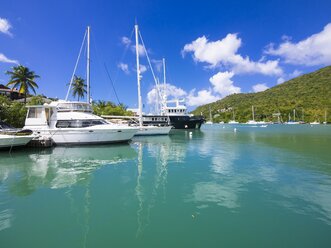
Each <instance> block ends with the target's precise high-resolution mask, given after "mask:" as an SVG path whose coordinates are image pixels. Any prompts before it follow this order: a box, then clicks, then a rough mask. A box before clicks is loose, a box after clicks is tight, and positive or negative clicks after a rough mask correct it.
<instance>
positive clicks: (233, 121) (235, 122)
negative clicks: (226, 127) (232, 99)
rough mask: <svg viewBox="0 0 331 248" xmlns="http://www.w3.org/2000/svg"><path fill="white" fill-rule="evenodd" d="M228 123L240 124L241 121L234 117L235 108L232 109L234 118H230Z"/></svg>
mask: <svg viewBox="0 0 331 248" xmlns="http://www.w3.org/2000/svg"><path fill="white" fill-rule="evenodd" d="M228 124H239V122H238V121H236V120H235V118H234V109H233V110H232V120H230V121H229V122H228Z"/></svg>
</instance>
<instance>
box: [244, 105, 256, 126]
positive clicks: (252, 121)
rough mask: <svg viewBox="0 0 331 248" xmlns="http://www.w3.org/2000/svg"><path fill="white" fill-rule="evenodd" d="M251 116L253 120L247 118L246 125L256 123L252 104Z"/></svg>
mask: <svg viewBox="0 0 331 248" xmlns="http://www.w3.org/2000/svg"><path fill="white" fill-rule="evenodd" d="M252 117H253V120H249V121H248V122H246V124H248V125H256V124H258V123H257V121H255V113H254V106H252Z"/></svg>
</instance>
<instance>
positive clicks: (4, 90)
mask: <svg viewBox="0 0 331 248" xmlns="http://www.w3.org/2000/svg"><path fill="white" fill-rule="evenodd" d="M0 95H3V96H7V97H9V98H10V99H11V100H16V99H21V98H24V95H23V94H21V93H19V91H18V90H17V89H10V88H8V87H7V86H5V85H3V84H0Z"/></svg>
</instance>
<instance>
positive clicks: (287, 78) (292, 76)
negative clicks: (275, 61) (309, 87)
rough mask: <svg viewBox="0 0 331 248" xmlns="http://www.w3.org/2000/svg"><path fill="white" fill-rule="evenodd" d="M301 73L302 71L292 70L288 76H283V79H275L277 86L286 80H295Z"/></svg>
mask: <svg viewBox="0 0 331 248" xmlns="http://www.w3.org/2000/svg"><path fill="white" fill-rule="evenodd" d="M302 73H303V72H302V71H299V70H294V71H293V72H292V73H290V74H284V75H283V77H280V78H278V79H277V84H282V83H284V82H285V81H287V80H290V79H292V78H296V77H298V76H300V75H301V74H302Z"/></svg>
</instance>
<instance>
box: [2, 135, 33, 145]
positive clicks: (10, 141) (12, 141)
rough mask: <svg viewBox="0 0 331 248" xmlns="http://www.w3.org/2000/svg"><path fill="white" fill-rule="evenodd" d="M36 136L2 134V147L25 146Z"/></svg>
mask: <svg viewBox="0 0 331 248" xmlns="http://www.w3.org/2000/svg"><path fill="white" fill-rule="evenodd" d="M33 137H34V136H32V135H28V136H15V135H5V134H0V148H10V147H14V146H15V147H17V146H25V145H26V144H27V143H29V141H30V140H32V139H33Z"/></svg>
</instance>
